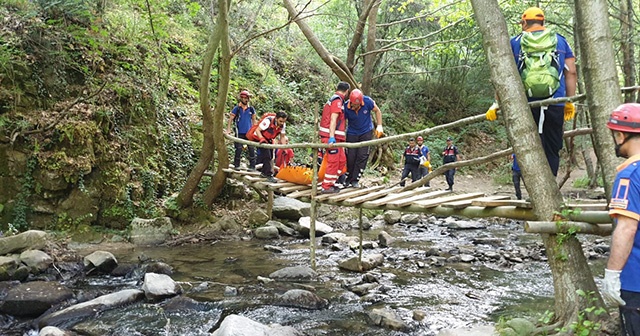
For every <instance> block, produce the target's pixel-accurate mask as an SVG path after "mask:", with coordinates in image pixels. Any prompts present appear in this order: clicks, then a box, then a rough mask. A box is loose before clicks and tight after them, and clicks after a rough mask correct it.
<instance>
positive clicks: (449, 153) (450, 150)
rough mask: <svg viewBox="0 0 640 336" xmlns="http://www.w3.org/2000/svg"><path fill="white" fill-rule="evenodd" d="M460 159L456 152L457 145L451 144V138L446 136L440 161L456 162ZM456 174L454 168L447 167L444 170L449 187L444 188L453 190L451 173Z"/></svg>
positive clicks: (445, 162)
mask: <svg viewBox="0 0 640 336" xmlns="http://www.w3.org/2000/svg"><path fill="white" fill-rule="evenodd" d="M458 160H460V154H459V153H458V147H456V145H454V144H453V139H452V138H451V137H447V145H446V146H445V147H444V150H443V151H442V162H443V163H444V164H447V163H451V162H456V161H458ZM455 174H456V169H455V168H453V169H449V170H447V171H446V172H444V176H445V177H446V179H447V184H448V185H449V188H447V189H446V190H449V191H453V175H455Z"/></svg>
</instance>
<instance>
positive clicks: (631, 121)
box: [602, 104, 640, 335]
mask: <svg viewBox="0 0 640 336" xmlns="http://www.w3.org/2000/svg"><path fill="white" fill-rule="evenodd" d="M607 127H608V128H609V129H610V130H611V134H612V135H613V141H614V143H615V146H616V147H615V150H616V155H617V156H619V157H623V158H626V159H627V160H626V161H625V162H624V163H623V164H621V165H620V166H618V168H617V170H618V173H617V175H616V179H615V182H614V184H613V191H612V195H611V202H610V204H609V215H610V216H612V217H613V218H614V220H615V222H616V225H615V230H614V231H613V234H612V237H611V252H610V254H609V260H608V261H607V266H606V269H605V272H604V280H603V281H602V287H603V288H602V297H603V298H604V299H605V301H606V302H607V303H609V304H614V305H617V306H619V309H620V320H621V323H620V324H621V332H620V335H640V315H639V314H638V311H640V231H638V222H639V220H640V169H639V168H640V165H639V163H640V104H622V105H620V106H618V107H617V108H616V109H615V110H614V111H613V112H612V113H611V117H610V118H609V122H607Z"/></svg>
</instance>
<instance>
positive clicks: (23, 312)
mask: <svg viewBox="0 0 640 336" xmlns="http://www.w3.org/2000/svg"><path fill="white" fill-rule="evenodd" d="M72 296H73V292H72V291H71V290H70V289H68V288H66V287H64V286H62V285H61V284H59V283H58V282H55V281H33V282H28V283H24V284H20V285H18V286H16V287H14V288H11V289H9V291H8V292H7V296H6V297H5V299H4V302H3V303H2V305H1V306H0V311H2V312H3V313H5V314H9V315H14V316H38V315H40V314H42V313H44V312H45V311H47V310H48V309H49V308H51V307H52V306H53V305H55V304H57V303H60V302H62V301H64V300H67V299H70V298H71V297H72Z"/></svg>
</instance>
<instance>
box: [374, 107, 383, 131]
mask: <svg viewBox="0 0 640 336" xmlns="http://www.w3.org/2000/svg"><path fill="white" fill-rule="evenodd" d="M373 112H375V113H376V126H377V125H382V111H380V108H379V107H378V104H376V103H375V102H373Z"/></svg>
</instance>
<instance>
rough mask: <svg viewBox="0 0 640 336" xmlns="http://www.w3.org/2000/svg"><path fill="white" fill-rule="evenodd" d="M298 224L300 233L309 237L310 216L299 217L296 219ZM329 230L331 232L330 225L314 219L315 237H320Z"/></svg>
mask: <svg viewBox="0 0 640 336" xmlns="http://www.w3.org/2000/svg"><path fill="white" fill-rule="evenodd" d="M298 224H299V230H300V233H301V234H302V235H303V236H305V237H309V235H310V234H311V217H308V216H305V217H301V218H300V219H299V220H298ZM331 232H333V228H332V227H331V226H329V225H327V224H325V223H323V222H319V221H317V220H316V237H320V236H323V235H325V234H327V233H331Z"/></svg>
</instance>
